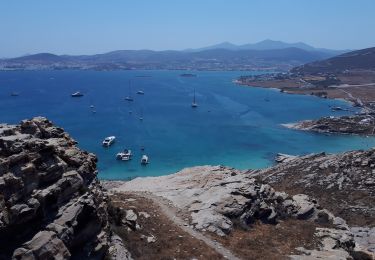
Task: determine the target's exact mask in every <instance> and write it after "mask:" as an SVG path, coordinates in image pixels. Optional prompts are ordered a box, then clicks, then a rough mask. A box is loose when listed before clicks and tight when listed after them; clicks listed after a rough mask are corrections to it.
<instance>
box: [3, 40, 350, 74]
mask: <svg viewBox="0 0 375 260" xmlns="http://www.w3.org/2000/svg"><path fill="white" fill-rule="evenodd" d="M342 52H343V51H337V50H328V49H317V48H314V47H312V46H309V45H307V44H304V43H284V42H280V41H271V40H265V41H262V42H259V43H255V44H245V45H234V44H231V43H221V44H217V45H213V46H209V47H205V48H200V49H189V50H183V51H172V50H167V51H152V50H118V51H112V52H108V53H104V54H95V55H55V54H51V53H38V54H33V55H26V56H22V57H17V58H12V59H3V60H0V70H13V69H98V70H114V69H198V70H251V69H270V70H289V69H291V68H292V67H295V66H299V65H302V64H305V63H309V62H313V61H318V60H323V59H327V58H330V57H332V56H335V55H337V54H341V53H342Z"/></svg>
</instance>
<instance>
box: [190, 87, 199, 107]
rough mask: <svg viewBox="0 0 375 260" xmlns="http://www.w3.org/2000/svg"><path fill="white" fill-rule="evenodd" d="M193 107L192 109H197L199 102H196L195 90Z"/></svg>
mask: <svg viewBox="0 0 375 260" xmlns="http://www.w3.org/2000/svg"><path fill="white" fill-rule="evenodd" d="M191 107H192V108H196V107H198V104H197V102H196V100H195V89H194V98H193V103H191Z"/></svg>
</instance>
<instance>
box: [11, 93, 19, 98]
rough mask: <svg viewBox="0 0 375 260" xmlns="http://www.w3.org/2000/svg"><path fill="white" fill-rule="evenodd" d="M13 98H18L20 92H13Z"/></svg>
mask: <svg viewBox="0 0 375 260" xmlns="http://www.w3.org/2000/svg"><path fill="white" fill-rule="evenodd" d="M10 95H11V96H12V97H18V96H19V95H20V94H19V93H18V92H12V93H10Z"/></svg>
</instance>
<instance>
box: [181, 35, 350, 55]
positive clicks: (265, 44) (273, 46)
mask: <svg viewBox="0 0 375 260" xmlns="http://www.w3.org/2000/svg"><path fill="white" fill-rule="evenodd" d="M288 48H299V49H302V50H305V51H317V52H323V53H327V54H330V55H332V56H334V55H339V54H342V53H344V52H347V51H348V50H330V49H323V48H315V47H313V46H311V45H308V44H306V43H304V42H301V41H300V42H295V43H287V42H283V41H278V40H272V39H265V40H262V41H259V42H256V43H248V44H242V45H236V44H233V43H231V42H228V41H224V42H221V43H219V44H214V45H211V46H207V47H203V48H198V49H189V50H188V51H205V50H212V49H227V50H277V49H288Z"/></svg>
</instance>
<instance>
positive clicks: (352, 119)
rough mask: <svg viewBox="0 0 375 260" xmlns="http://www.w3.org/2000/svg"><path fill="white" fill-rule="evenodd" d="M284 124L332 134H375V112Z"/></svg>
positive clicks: (299, 128)
mask: <svg viewBox="0 0 375 260" xmlns="http://www.w3.org/2000/svg"><path fill="white" fill-rule="evenodd" d="M284 126H286V127H288V128H291V129H296V130H305V131H314V132H320V133H332V134H355V135H367V136H372V135H375V118H374V114H373V113H369V114H360V115H354V116H341V117H333V116H330V117H323V118H320V119H318V120H305V121H301V122H298V123H292V124H284Z"/></svg>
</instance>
